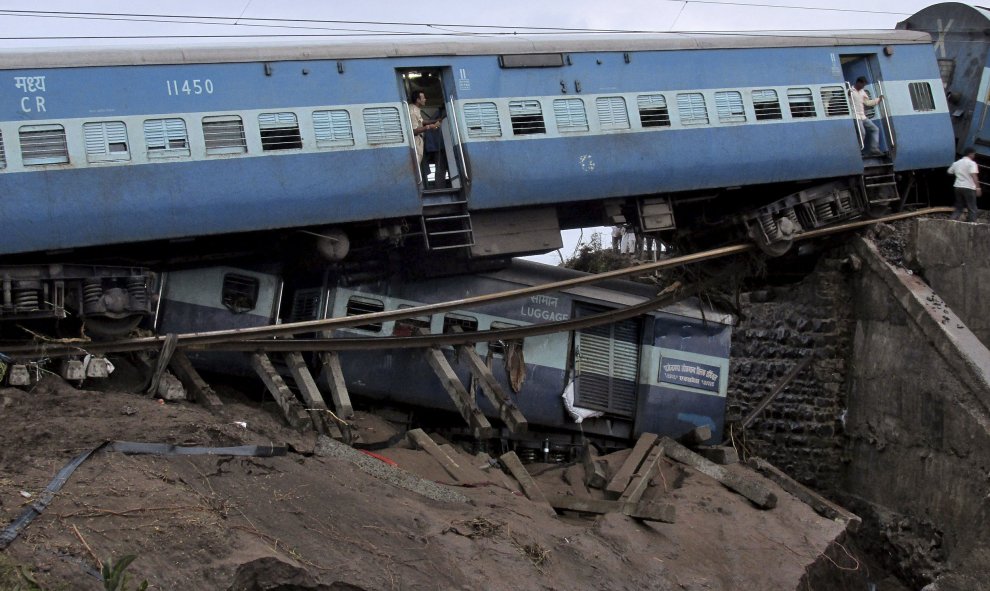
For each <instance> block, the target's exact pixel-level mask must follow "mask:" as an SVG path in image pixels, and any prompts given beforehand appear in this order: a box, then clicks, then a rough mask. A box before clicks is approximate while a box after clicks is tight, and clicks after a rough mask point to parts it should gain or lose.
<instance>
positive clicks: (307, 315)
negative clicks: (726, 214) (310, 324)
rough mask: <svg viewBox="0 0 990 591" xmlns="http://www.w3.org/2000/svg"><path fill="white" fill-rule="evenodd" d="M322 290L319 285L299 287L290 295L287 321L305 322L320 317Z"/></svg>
mask: <svg viewBox="0 0 990 591" xmlns="http://www.w3.org/2000/svg"><path fill="white" fill-rule="evenodd" d="M321 293H322V290H321V289H320V288H319V287H310V288H307V289H300V290H298V291H296V293H294V294H293V295H292V311H291V312H290V313H289V322H305V321H306V320H317V319H318V318H320V317H321V312H322V311H321V310H320V299H321V298H320V295H321Z"/></svg>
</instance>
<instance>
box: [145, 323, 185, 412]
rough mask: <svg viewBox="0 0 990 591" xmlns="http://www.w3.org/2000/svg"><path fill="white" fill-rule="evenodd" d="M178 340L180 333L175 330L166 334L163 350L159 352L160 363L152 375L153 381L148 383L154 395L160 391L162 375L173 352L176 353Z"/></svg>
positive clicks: (149, 389)
mask: <svg viewBox="0 0 990 591" xmlns="http://www.w3.org/2000/svg"><path fill="white" fill-rule="evenodd" d="M178 342H179V335H177V334H175V333H174V332H173V333H169V334H167V335H165V342H164V343H163V344H162V350H161V351H160V352H159V353H158V363H157V364H156V365H155V373H153V374H152V375H151V383H150V384H148V393H149V394H151V395H152V396H155V395H157V393H158V384H159V383H160V382H161V381H162V375H163V374H164V373H165V369H166V368H167V367H168V364H169V362H170V361H171V360H172V354H173V353H175V346H176V344H178Z"/></svg>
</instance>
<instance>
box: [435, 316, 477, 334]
mask: <svg viewBox="0 0 990 591" xmlns="http://www.w3.org/2000/svg"><path fill="white" fill-rule="evenodd" d="M455 326H457V327H459V328H460V329H461V331H463V332H478V319H477V318H472V317H471V316H461V315H460V314H446V315H445V316H444V317H443V333H444V334H448V333H451V332H454V327H455Z"/></svg>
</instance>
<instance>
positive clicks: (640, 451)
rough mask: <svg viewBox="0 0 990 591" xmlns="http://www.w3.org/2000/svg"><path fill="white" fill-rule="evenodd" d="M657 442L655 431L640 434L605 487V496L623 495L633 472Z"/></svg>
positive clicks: (614, 497)
mask: <svg viewBox="0 0 990 591" xmlns="http://www.w3.org/2000/svg"><path fill="white" fill-rule="evenodd" d="M656 442H657V436H656V435H655V434H653V433H643V434H642V435H640V436H639V439H637V440H636V445H635V446H633V449H632V452H631V453H630V454H629V456H628V457H627V458H626V461H625V462H623V463H622V466H620V467H619V470H618V471H617V472H616V473H615V475H614V476H612V480H610V481H609V483H608V485H607V486H606V487H605V496H607V497H610V498H613V499H618V498H619V497H620V496H621V495H622V492H623V491H624V490H626V487H627V486H629V479H630V478H632V475H633V473H635V472H636V469H637V468H639V465H640V464H641V463H642V462H643V458H645V457H646V454H648V453H649V452H650V448H651V447H653V444H654V443H656Z"/></svg>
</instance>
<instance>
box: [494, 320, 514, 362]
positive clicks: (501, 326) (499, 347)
mask: <svg viewBox="0 0 990 591" xmlns="http://www.w3.org/2000/svg"><path fill="white" fill-rule="evenodd" d="M518 327H519V325H518V324H509V323H508V322H492V326H491V329H492V330H505V329H507V328H518ZM511 344H522V339H507V340H503V341H489V342H488V351H489V352H491V353H493V354H495V355H505V349H506V348H507V347H508V346H509V345H511Z"/></svg>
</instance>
